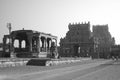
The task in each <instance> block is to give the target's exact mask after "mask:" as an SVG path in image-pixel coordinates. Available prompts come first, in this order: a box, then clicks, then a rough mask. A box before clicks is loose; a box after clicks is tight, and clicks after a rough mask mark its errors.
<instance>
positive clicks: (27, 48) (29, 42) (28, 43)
mask: <svg viewBox="0 0 120 80" xmlns="http://www.w3.org/2000/svg"><path fill="white" fill-rule="evenodd" d="M52 42H54V43H55V47H56V48H57V36H53V35H51V34H47V33H43V32H38V31H33V30H24V29H23V30H16V31H12V32H11V34H10V35H4V38H3V51H4V57H22V58H23V57H24V58H31V57H51V53H50V48H51V43H52ZM8 47H9V48H8ZM57 54H58V53H57Z"/></svg>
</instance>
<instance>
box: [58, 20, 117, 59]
mask: <svg viewBox="0 0 120 80" xmlns="http://www.w3.org/2000/svg"><path fill="white" fill-rule="evenodd" d="M68 28H69V31H68V32H67V33H66V36H65V37H64V38H61V39H60V49H59V54H60V56H66V57H68V56H71V57H72V56H73V57H75V56H78V57H87V56H92V57H94V58H99V57H100V58H107V57H109V53H110V49H111V46H112V45H114V44H115V40H114V38H112V37H111V34H110V32H109V30H108V25H94V26H93V32H91V30H90V22H88V23H86V22H85V23H78V24H69V25H68Z"/></svg>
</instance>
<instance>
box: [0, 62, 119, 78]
mask: <svg viewBox="0 0 120 80" xmlns="http://www.w3.org/2000/svg"><path fill="white" fill-rule="evenodd" d="M119 68H120V60H118V61H113V60H88V61H83V62H77V63H71V64H61V65H57V66H46V67H45V66H20V67H10V68H0V80H118V79H120V76H119V74H120V69H119Z"/></svg>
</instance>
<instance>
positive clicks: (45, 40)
mask: <svg viewBox="0 0 120 80" xmlns="http://www.w3.org/2000/svg"><path fill="white" fill-rule="evenodd" d="M44 43H45V44H44V45H45V46H44V47H45V52H46V51H47V39H46V38H45V39H44Z"/></svg>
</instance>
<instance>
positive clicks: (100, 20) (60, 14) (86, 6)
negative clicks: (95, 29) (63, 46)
mask: <svg viewBox="0 0 120 80" xmlns="http://www.w3.org/2000/svg"><path fill="white" fill-rule="evenodd" d="M119 8H120V0H0V42H2V38H3V35H4V34H8V28H7V27H6V26H7V23H11V24H12V31H13V30H19V29H22V28H24V29H32V30H36V31H40V32H45V33H51V34H52V35H55V36H58V44H59V41H60V38H63V37H65V36H66V33H67V31H68V24H69V23H79V22H80V23H81V22H85V21H86V22H88V21H90V24H91V27H92V25H104V24H108V26H109V31H110V33H111V35H112V37H115V40H116V44H120V30H119V27H120V22H119V21H120V9H119Z"/></svg>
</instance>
